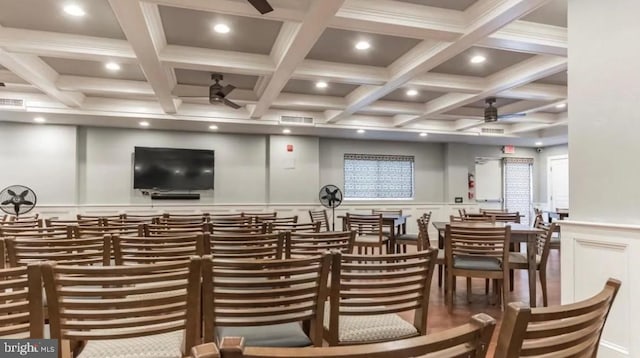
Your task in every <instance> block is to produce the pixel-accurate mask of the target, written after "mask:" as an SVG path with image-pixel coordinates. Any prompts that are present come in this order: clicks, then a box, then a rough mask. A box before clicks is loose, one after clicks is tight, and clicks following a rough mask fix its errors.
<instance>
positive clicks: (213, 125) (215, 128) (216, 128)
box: [209, 124, 218, 131]
mask: <svg viewBox="0 0 640 358" xmlns="http://www.w3.org/2000/svg"><path fill="white" fill-rule="evenodd" d="M209 129H211V130H212V131H215V130H218V126H217V125H215V124H212V125H210V126H209Z"/></svg>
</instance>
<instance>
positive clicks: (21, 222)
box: [2, 217, 43, 228]
mask: <svg viewBox="0 0 640 358" xmlns="http://www.w3.org/2000/svg"><path fill="white" fill-rule="evenodd" d="M2 226H3V227H22V228H39V227H42V226H43V221H42V219H29V220H27V219H23V218H22V217H21V218H20V219H15V218H14V219H12V218H9V220H8V221H4V222H2Z"/></svg>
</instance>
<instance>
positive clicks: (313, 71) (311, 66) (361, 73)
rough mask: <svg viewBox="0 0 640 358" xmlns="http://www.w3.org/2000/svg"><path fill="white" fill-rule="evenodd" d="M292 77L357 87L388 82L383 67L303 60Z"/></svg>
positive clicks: (385, 70) (386, 73) (386, 72)
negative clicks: (348, 84)
mask: <svg viewBox="0 0 640 358" xmlns="http://www.w3.org/2000/svg"><path fill="white" fill-rule="evenodd" d="M292 77H293V78H296V79H302V80H312V81H314V80H325V81H330V82H339V83H351V84H357V85H381V84H383V83H385V82H386V81H387V80H388V78H389V74H388V71H387V69H386V68H384V67H375V66H366V65H353V64H347V63H336V62H327V61H318V60H304V61H302V63H301V64H300V66H298V68H297V69H296V70H295V71H294V72H293V75H292Z"/></svg>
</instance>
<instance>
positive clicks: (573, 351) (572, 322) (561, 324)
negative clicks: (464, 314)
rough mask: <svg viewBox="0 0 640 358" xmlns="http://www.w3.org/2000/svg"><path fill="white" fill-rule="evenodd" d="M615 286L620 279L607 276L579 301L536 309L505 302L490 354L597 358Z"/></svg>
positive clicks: (507, 357)
mask: <svg viewBox="0 0 640 358" xmlns="http://www.w3.org/2000/svg"><path fill="white" fill-rule="evenodd" d="M619 289H620V281H618V280H614V279H609V280H608V281H607V283H606V284H605V286H604V289H603V290H602V291H600V293H598V294H596V295H595V296H593V297H591V298H588V299H586V300H583V301H580V302H576V303H571V304H567V305H561V306H555V307H540V308H529V307H528V306H525V305H524V304H522V303H511V304H509V306H508V307H507V310H506V312H505V314H504V318H503V320H502V327H501V328H500V335H499V336H498V343H497V345H496V351H495V355H494V357H495V358H513V357H533V356H535V357H597V356H598V346H599V343H600V337H601V336H602V330H603V328H604V325H605V323H606V321H607V316H608V315H609V311H610V309H611V305H613V301H614V300H615V298H616V295H617V293H618V290H619Z"/></svg>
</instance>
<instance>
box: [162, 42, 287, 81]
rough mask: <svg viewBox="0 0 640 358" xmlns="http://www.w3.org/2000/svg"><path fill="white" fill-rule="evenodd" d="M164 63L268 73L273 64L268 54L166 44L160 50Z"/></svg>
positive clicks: (225, 71)
mask: <svg viewBox="0 0 640 358" xmlns="http://www.w3.org/2000/svg"><path fill="white" fill-rule="evenodd" d="M159 57H160V60H161V61H162V62H163V63H165V64H166V65H169V66H172V67H176V68H185V69H191V70H200V71H214V72H215V71H218V72H224V73H237V74H248V75H254V76H255V75H259V76H262V75H270V74H271V73H273V71H274V70H275V65H274V63H273V61H272V60H271V58H270V57H269V56H268V55H258V54H250V53H242V52H235V51H222V50H213V49H205V48H196V47H186V46H177V45H168V46H167V47H165V49H164V50H162V51H161V52H160V55H159Z"/></svg>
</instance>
